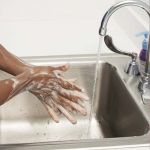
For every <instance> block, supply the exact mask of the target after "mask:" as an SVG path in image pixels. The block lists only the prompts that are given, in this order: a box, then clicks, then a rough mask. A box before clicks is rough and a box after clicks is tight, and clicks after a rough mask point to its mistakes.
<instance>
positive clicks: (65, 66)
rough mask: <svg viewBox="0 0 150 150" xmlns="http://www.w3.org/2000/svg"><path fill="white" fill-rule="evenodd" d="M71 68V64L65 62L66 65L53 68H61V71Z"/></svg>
mask: <svg viewBox="0 0 150 150" xmlns="http://www.w3.org/2000/svg"><path fill="white" fill-rule="evenodd" d="M68 69H69V64H65V65H62V66H58V67H53V70H60V71H63V72H65V71H67V70H68Z"/></svg>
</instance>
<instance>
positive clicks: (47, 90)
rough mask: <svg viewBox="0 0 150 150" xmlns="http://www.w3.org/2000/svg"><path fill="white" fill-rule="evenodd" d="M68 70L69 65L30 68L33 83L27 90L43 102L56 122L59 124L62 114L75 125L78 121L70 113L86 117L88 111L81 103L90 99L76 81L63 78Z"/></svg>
mask: <svg viewBox="0 0 150 150" xmlns="http://www.w3.org/2000/svg"><path fill="white" fill-rule="evenodd" d="M68 68H69V66H68V65H63V66H59V67H50V66H37V67H35V66H34V67H32V68H29V70H28V71H29V72H30V74H31V81H30V83H29V84H28V85H27V86H26V90H28V91H30V92H31V93H32V94H34V95H35V96H36V97H37V98H38V99H39V100H40V101H41V102H42V104H43V105H44V107H45V108H46V110H47V111H48V113H49V115H50V116H51V117H52V119H53V120H54V121H55V122H59V117H58V114H59V113H62V114H63V115H64V116H66V118H67V119H68V120H70V121H71V122H72V123H73V124H75V123H76V122H77V120H76V119H75V118H74V117H73V116H72V115H71V113H70V112H73V111H77V112H79V113H81V114H82V115H86V114H87V112H86V109H85V108H84V107H83V106H81V105H80V104H79V101H83V100H88V97H87V96H86V94H85V93H83V92H82V90H81V88H80V87H78V86H77V85H75V83H74V82H75V80H72V79H71V80H69V79H68V80H67V79H64V77H62V75H61V73H62V72H64V71H67V70H68Z"/></svg>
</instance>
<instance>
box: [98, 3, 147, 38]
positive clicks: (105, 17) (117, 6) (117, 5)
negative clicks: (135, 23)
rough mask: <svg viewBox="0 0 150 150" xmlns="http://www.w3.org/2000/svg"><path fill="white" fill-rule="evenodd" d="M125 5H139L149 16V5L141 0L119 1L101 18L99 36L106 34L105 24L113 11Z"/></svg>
mask: <svg viewBox="0 0 150 150" xmlns="http://www.w3.org/2000/svg"><path fill="white" fill-rule="evenodd" d="M125 6H137V7H140V8H142V9H144V10H145V11H146V12H147V14H148V16H149V17H150V7H149V6H148V5H147V4H146V3H144V2H142V1H141V0H125V1H122V2H119V3H117V4H115V5H113V6H112V7H111V8H110V9H109V10H108V11H107V12H106V13H105V15H104V17H103V19H102V22H101V26H100V29H99V34H100V35H101V36H105V35H106V32H107V24H108V21H109V19H110V17H111V16H112V14H113V13H114V12H116V11H117V10H118V9H120V8H122V7H125Z"/></svg>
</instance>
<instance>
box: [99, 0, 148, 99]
mask: <svg viewBox="0 0 150 150" xmlns="http://www.w3.org/2000/svg"><path fill="white" fill-rule="evenodd" d="M125 6H137V7H140V8H142V9H144V10H145V11H146V13H147V14H148V16H149V18H150V7H149V6H148V5H147V4H146V3H144V2H142V1H140V0H126V1H122V2H119V3H117V4H116V5H114V6H112V7H111V8H110V9H109V10H108V11H107V12H106V13H105V15H104V17H103V19H102V22H101V26H100V29H99V34H100V35H101V36H104V39H105V43H106V45H107V46H108V48H109V49H110V50H112V51H113V52H116V53H119V54H123V55H128V56H131V58H132V62H131V63H130V65H129V67H128V68H127V69H126V72H127V73H129V74H133V75H138V73H139V71H138V68H137V66H138V65H137V63H136V55H135V53H128V52H123V51H120V50H118V49H117V48H116V47H115V46H114V45H113V43H112V39H111V37H110V36H108V35H106V32H107V24H108V21H109V19H110V17H111V15H112V14H113V13H114V12H115V11H117V10H118V9H120V8H122V7H125ZM149 37H150V35H149ZM149 54H150V38H149V44H148V52H147V58H146V65H145V72H144V73H143V75H142V76H141V80H140V83H139V85H138V88H139V91H140V92H141V94H142V97H144V94H145V93H150V74H149V72H148V70H149ZM147 91H148V92H147ZM148 99H149V100H150V97H149V98H148Z"/></svg>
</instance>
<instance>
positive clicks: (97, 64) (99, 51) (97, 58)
mask: <svg viewBox="0 0 150 150" xmlns="http://www.w3.org/2000/svg"><path fill="white" fill-rule="evenodd" d="M103 40H104V37H103V36H99V44H98V51H97V57H96V62H95V76H94V85H93V94H92V101H91V109H90V116H89V127H88V131H87V137H88V136H89V135H90V123H91V121H92V115H93V107H94V99H95V92H96V82H97V77H98V74H99V61H100V57H101V50H102V44H103Z"/></svg>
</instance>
